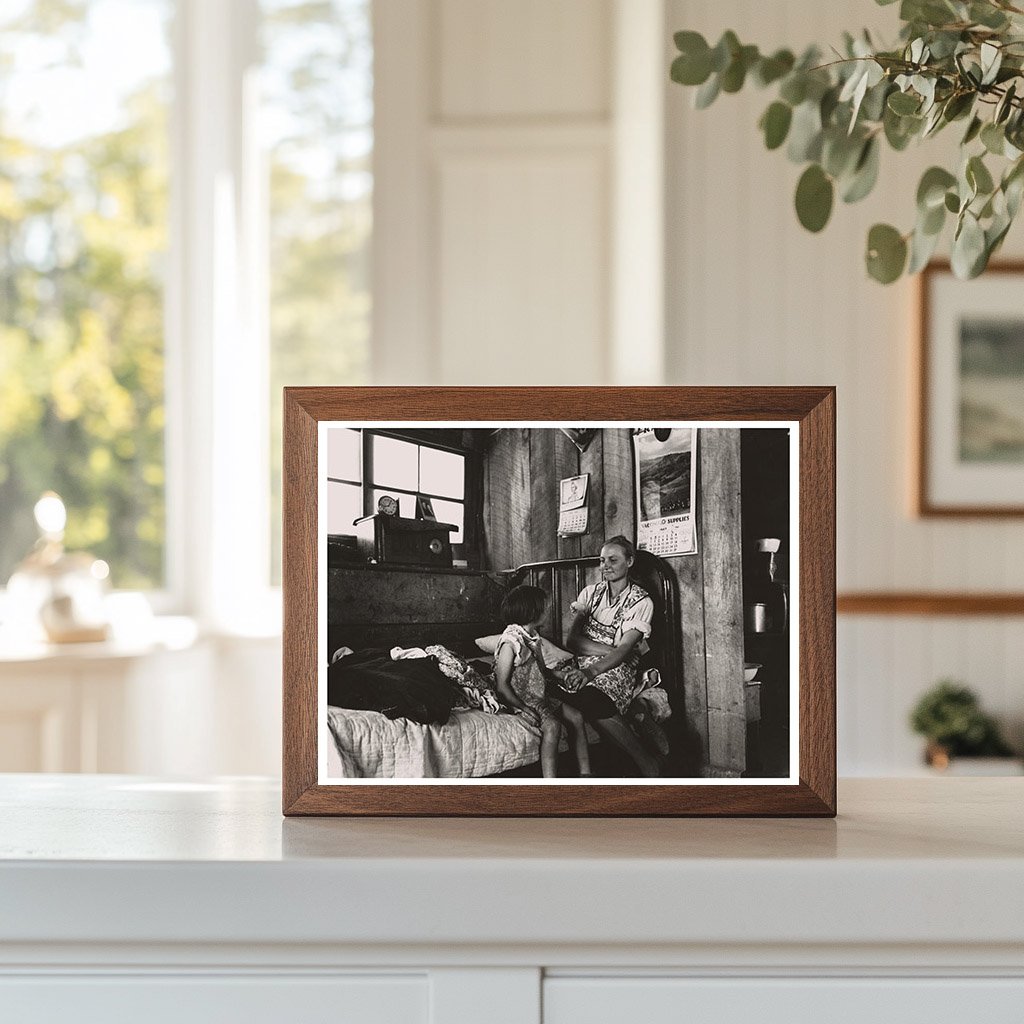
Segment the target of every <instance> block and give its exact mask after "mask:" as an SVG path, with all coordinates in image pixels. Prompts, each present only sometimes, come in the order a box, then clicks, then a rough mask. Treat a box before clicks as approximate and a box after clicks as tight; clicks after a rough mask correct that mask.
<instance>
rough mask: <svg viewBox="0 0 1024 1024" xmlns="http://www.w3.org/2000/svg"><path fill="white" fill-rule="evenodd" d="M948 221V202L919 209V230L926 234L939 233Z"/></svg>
mask: <svg viewBox="0 0 1024 1024" xmlns="http://www.w3.org/2000/svg"><path fill="white" fill-rule="evenodd" d="M945 223H946V204H945V203H939V205H938V206H932V207H930V208H929V209H927V210H918V214H917V230H919V231H921V232H922V233H923V234H926V235H937V234H939V233H940V232H941V231H942V228H943V227H944V225H945Z"/></svg>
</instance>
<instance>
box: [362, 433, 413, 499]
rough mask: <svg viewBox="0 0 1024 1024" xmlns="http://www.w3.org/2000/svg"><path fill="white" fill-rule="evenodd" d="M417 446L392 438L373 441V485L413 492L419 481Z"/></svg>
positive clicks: (376, 438) (377, 438)
mask: <svg viewBox="0 0 1024 1024" xmlns="http://www.w3.org/2000/svg"><path fill="white" fill-rule="evenodd" d="M416 452H417V446H416V445H414V444H410V443H409V442H408V441H398V440H396V439H395V438H393V437H374V439H373V483H375V484H380V485H381V486H383V487H401V488H403V489H404V490H408V491H415V490H416V489H417V482H418V480H419V466H418V462H417V457H416Z"/></svg>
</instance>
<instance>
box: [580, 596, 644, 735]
mask: <svg viewBox="0 0 1024 1024" xmlns="http://www.w3.org/2000/svg"><path fill="white" fill-rule="evenodd" d="M572 610H573V611H574V612H585V613H586V615H587V620H586V624H585V625H584V627H583V633H584V636H587V637H589V638H590V639H591V640H595V641H597V643H599V644H606V645H607V646H608V647H609V648H612V647H615V646H617V645H618V643H619V641H621V640H622V637H623V635H624V634H625V633H627V632H628V631H629V630H631V629H635V630H637V632H639V633H641V634H642V636H643V639H642V640H641V641H640V643H638V644H636V645H635V646H634V647H633V650H632V651H630V654H629V657H628V658H627V659H626V660H625V661H624V662H623V663H622V664H621V665H616V666H615V668H613V669H609V670H608V671H607V672H602V673H601V674H600V675H599V676H595V678H594V679H592V680H591V681H590V682H588V683H586V684H584V686H582V687H581V688H580V691H577V692H581V691H585V690H586V689H587V688H588V687H594V688H595V689H597V690H599V691H600V692H601V693H603V694H605V695H606V696H607V697H608V698H610V699H611V700H612V701H613V702H614V704H615V708H616V710H617V711H618V713H619V714H620V715H621V714H625V712H626V709H627V708H628V707H629V705H630V703H631V701H632V700H633V696H634V694H635V692H636V684H637V666H638V665H639V664H640V658H641V657H642V656H643V655H644V654H645V653H646V652H647V638H648V637H649V636H650V635H651V622H652V620H653V619H654V602H653V601H652V600H651V598H650V595H649V594H648V593H647V591H646V590H644V589H643V587H640V586H638V585H637V584H636V583H634V582H633V581H632V580H630V581H629V582H628V583H627V584H626V588H625V589H624V590H623V591H622V593H621V594H619V596H618V598H614V597H612V595H611V593H610V589H609V584H608V583H607V582H606V581H605V580H602V581H601V582H600V583H594V584H591V585H590V586H589V587H584V588H583V590H582V591H580V596H579V597H578V598H576V600H575V601H573V603H572ZM598 660H599V658H598V656H596V655H585V656H582V657H580V658H578V659H577V664H578V665H579V667H580V668H586V667H587V666H588V665H592V664H593V663H594V662H595V661H598Z"/></svg>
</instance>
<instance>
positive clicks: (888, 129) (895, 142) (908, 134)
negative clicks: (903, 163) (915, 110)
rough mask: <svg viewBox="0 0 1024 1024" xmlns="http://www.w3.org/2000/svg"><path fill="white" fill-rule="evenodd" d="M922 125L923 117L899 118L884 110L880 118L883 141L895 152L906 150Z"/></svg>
mask: <svg viewBox="0 0 1024 1024" xmlns="http://www.w3.org/2000/svg"><path fill="white" fill-rule="evenodd" d="M923 124H924V118H923V117H899V116H898V115H897V114H894V113H893V112H892V111H891V110H886V111H885V113H884V114H883V116H882V127H883V129H884V130H885V140H886V142H888V143H889V145H890V146H892V148H893V149H895V150H896V151H897V152H899V151H901V150H904V149H906V148H907V146H908V145H909V144H910V140H911V139H912V138H913V137H914V136H915V135H916V134H917V133H918V132H919V131H920V130H921V126H922V125H923Z"/></svg>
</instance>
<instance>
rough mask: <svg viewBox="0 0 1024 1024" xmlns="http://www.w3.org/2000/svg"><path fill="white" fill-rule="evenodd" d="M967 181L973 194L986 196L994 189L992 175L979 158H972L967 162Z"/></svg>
mask: <svg viewBox="0 0 1024 1024" xmlns="http://www.w3.org/2000/svg"><path fill="white" fill-rule="evenodd" d="M966 173H967V181H968V183H969V184H970V185H971V187H972V188H973V189H974V191H975V194H980V195H988V194H989V193H990V192H991V191H992V189H994V188H995V183H994V182H993V181H992V175H991V174H990V173H989V170H988V168H987V167H986V166H985V161H984V160H982V158H981V157H980V156H972V157H971V158H970V160H968V161H967V172H966Z"/></svg>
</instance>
